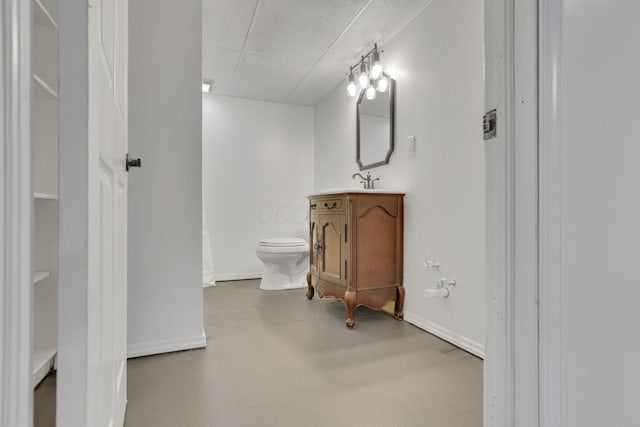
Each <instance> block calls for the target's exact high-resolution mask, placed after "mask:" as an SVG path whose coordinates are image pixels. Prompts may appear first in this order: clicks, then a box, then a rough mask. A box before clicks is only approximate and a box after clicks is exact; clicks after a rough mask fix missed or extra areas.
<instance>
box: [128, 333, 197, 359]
mask: <svg viewBox="0 0 640 427" xmlns="http://www.w3.org/2000/svg"><path fill="white" fill-rule="evenodd" d="M206 346H207V335H206V334H205V332H204V329H203V330H202V334H200V335H197V336H195V337H187V338H177V339H168V340H160V341H148V342H143V343H137V344H130V345H129V346H128V348H127V358H129V359H131V358H134V357H142V356H151V355H154V354H161V353H170V352H173V351H182V350H195V349H198V348H205V347H206Z"/></svg>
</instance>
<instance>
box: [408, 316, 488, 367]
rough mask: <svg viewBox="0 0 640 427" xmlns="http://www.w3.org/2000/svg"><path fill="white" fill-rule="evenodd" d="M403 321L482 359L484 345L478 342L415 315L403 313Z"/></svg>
mask: <svg viewBox="0 0 640 427" xmlns="http://www.w3.org/2000/svg"><path fill="white" fill-rule="evenodd" d="M404 320H406V321H407V322H409V323H411V324H412V325H414V326H417V327H418V328H420V329H423V330H425V331H427V332H429V333H430V334H432V335H435V336H437V337H438V338H442V339H443V340H445V341H448V342H449V343H451V344H453V345H455V346H456V347H460V348H461V349H463V350H465V351H468V352H469V353H471V354H473V355H475V356H478V357H479V358H481V359H484V345H482V344H480V343H479V342H476V341H474V340H472V339H470V338H467V337H465V336H462V335H460V334H458V333H456V332H453V331H452V330H450V329H447V328H445V327H443V326H441V325H438V324H437V323H434V322H431V321H429V320H427V319H425V318H423V317H420V316H418V315H417V314H413V313H408V312H406V311H405V312H404Z"/></svg>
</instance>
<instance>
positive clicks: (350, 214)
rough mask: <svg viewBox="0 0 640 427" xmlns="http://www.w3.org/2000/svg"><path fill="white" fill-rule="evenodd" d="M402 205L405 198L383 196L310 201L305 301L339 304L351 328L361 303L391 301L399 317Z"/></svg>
mask: <svg viewBox="0 0 640 427" xmlns="http://www.w3.org/2000/svg"><path fill="white" fill-rule="evenodd" d="M403 202H404V195H403V194H397V193H381V192H375V193H372V192H368V193H367V192H363V193H342V194H329V195H317V196H310V197H309V212H310V215H309V243H310V269H309V270H310V271H309V273H308V274H307V283H308V290H307V298H309V299H312V298H313V296H314V294H315V292H318V295H319V296H320V297H321V298H322V297H325V296H328V297H334V298H338V299H340V300H342V301H343V302H344V303H345V306H346V310H347V320H346V324H347V326H349V327H352V326H353V325H354V324H355V310H356V308H357V307H358V306H361V305H364V306H366V307H369V308H371V309H374V310H380V309H382V307H383V306H384V305H385V304H386V303H388V302H389V301H395V309H394V316H395V318H396V319H398V320H401V319H402V317H403V305H404V288H403V286H402V265H403Z"/></svg>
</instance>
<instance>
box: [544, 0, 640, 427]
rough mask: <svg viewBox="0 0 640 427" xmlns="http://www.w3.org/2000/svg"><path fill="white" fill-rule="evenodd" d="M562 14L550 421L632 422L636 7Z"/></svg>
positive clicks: (582, 5)
mask: <svg viewBox="0 0 640 427" xmlns="http://www.w3.org/2000/svg"><path fill="white" fill-rule="evenodd" d="M562 12H563V18H562V21H561V22H560V25H561V32H560V33H559V34H561V38H560V39H559V40H558V41H559V42H560V46H561V50H560V52H561V54H560V56H559V58H548V59H553V62H552V63H553V64H555V63H559V64H560V66H559V87H560V97H559V98H558V99H559V105H560V108H559V116H558V117H559V119H560V131H559V135H560V139H559V140H557V141H554V142H555V143H557V144H559V148H558V150H557V154H558V156H559V157H560V159H559V160H560V162H559V163H558V165H559V168H560V174H559V176H558V179H557V180H556V182H553V183H552V185H553V187H554V188H559V194H561V201H560V202H559V204H558V205H554V206H553V207H554V208H558V209H560V214H561V216H560V218H559V219H560V236H559V238H558V242H559V245H560V261H559V266H560V270H559V275H558V279H559V282H558V283H555V285H556V286H558V287H559V300H560V301H559V303H558V305H555V304H552V306H556V307H558V309H559V314H560V315H559V318H558V320H559V323H556V324H554V325H550V327H551V328H553V330H554V331H555V332H557V333H558V336H559V337H560V339H559V340H558V341H557V342H558V346H557V347H558V348H555V349H553V350H554V351H555V352H556V354H559V355H560V360H559V361H560V366H558V367H557V368H558V370H559V371H560V372H561V377H557V378H552V379H551V382H552V385H554V386H557V387H559V388H560V391H561V394H560V398H561V409H560V411H561V414H559V417H558V418H556V419H555V420H554V422H553V425H563V426H567V427H578V426H580V427H591V426H593V427H595V426H603V425H611V426H620V427H630V426H636V425H638V409H637V407H638V384H639V383H640V365H638V354H640V340H638V325H639V324H640V314H639V313H640V311H639V310H638V301H640V286H638V285H639V284H640V281H639V280H638V256H639V255H640V223H639V221H638V220H639V218H640V197H639V188H640V187H639V184H640V168H639V167H638V161H639V159H640V144H639V142H640V131H639V128H638V124H637V123H638V113H639V112H640V109H639V108H638V99H640V84H639V83H638V76H640V55H638V40H640V26H639V25H638V16H640V3H639V2H637V1H632V0H626V1H625V0H620V1H615V2H596V1H585V2H579V1H567V0H565V1H563V2H562ZM558 60H559V62H557V61H558ZM550 63H551V62H550ZM543 107H544V108H546V110H545V113H546V114H549V113H551V114H552V112H553V110H552V109H551V106H550V105H543ZM541 143H542V144H545V141H541ZM549 149H553V148H552V147H549ZM550 166H553V165H552V164H550V163H549V162H547V163H543V164H542V170H541V174H545V173H547V172H548V170H547V169H545V168H547V167H550ZM543 231H544V230H543ZM542 259H544V254H543V257H542ZM549 304H550V303H549ZM545 342H546V341H545ZM543 362H545V363H546V362H547V361H546V360H544V361H543Z"/></svg>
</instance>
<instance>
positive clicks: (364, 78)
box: [358, 58, 369, 89]
mask: <svg viewBox="0 0 640 427" xmlns="http://www.w3.org/2000/svg"><path fill="white" fill-rule="evenodd" d="M358 83H359V84H360V88H361V89H364V88H366V87H367V86H369V76H368V75H367V65H366V64H365V63H364V58H362V63H361V64H360V75H359V76H358Z"/></svg>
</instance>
